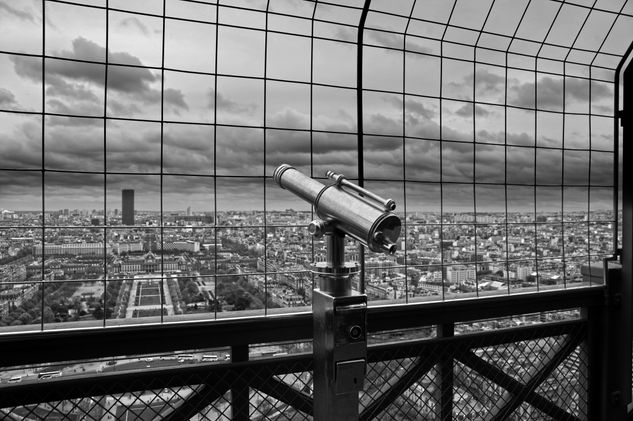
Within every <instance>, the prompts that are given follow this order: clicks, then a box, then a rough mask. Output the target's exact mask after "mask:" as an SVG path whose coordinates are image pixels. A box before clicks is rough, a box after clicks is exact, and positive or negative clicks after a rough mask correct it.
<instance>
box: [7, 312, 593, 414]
mask: <svg viewBox="0 0 633 421" xmlns="http://www.w3.org/2000/svg"><path fill="white" fill-rule="evenodd" d="M586 346H587V336H586V322H585V321H584V320H582V319H570V320H567V321H542V322H536V323H534V324H532V325H529V326H523V327H500V328H498V329H494V330H489V331H484V332H470V333H469V332H466V333H463V334H461V335H458V336H448V337H437V336H433V337H423V338H414V339H409V340H402V338H400V339H399V340H394V341H391V342H387V343H385V342H382V343H380V344H376V345H372V346H370V348H369V350H368V366H367V373H366V378H365V382H364V388H363V390H362V391H361V392H360V399H359V414H360V419H362V420H371V419H379V420H409V419H421V420H425V419H426V420H436V419H453V420H483V419H510V420H511V419H515V420H520V419H536V420H550V419H573V420H584V419H587V407H588V393H589V392H588V374H587V373H588V364H589V362H588V361H587V355H588V354H587V353H586V352H585V351H584V349H585V348H584V347H586ZM311 365H312V358H311V355H310V354H305V353H304V354H295V355H278V356H268V357H261V356H260V357H257V358H256V359H253V360H251V361H244V362H233V363H222V364H220V363H213V364H206V365H204V364H199V363H198V364H195V363H192V364H187V365H181V366H180V367H169V366H167V367H166V368H163V369H161V370H158V371H157V369H148V370H145V371H143V372H138V371H134V372H129V371H127V372H126V370H124V369H123V367H121V371H120V372H118V373H117V372H111V373H108V374H107V375H98V376H97V377H95V376H93V375H86V376H82V377H75V378H71V377H68V378H64V377H55V378H51V379H44V380H40V381H38V382H37V383H35V384H25V383H22V384H13V385H3V387H2V389H3V390H2V391H3V398H2V400H3V402H5V403H6V402H8V401H9V400H12V399H13V402H14V403H13V404H11V405H8V406H7V405H6V404H5V405H1V406H3V408H2V410H1V411H2V413H3V416H5V417H7V418H8V419H10V417H14V418H15V417H23V419H77V420H80V419H88V420H89V419H95V420H96V419H138V420H173V419H191V420H235V419H253V420H311V419H312V388H313V385H312V367H311ZM12 396H13V397H12ZM20 400H21V401H22V402H23V403H22V404H19V403H18V402H19V401H20ZM447 417H448V418H447Z"/></svg>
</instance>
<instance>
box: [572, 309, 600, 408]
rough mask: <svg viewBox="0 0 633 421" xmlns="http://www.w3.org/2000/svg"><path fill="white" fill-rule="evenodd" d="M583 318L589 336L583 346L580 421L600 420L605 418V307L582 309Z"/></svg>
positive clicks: (581, 349)
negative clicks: (603, 396) (603, 395)
mask: <svg viewBox="0 0 633 421" xmlns="http://www.w3.org/2000/svg"><path fill="white" fill-rule="evenodd" d="M580 315H581V317H582V319H583V320H585V321H586V322H587V336H586V337H585V340H584V341H583V342H582V343H581V344H580V361H581V363H580V365H579V371H580V376H579V381H578V396H579V397H580V399H579V408H578V412H579V415H580V419H581V420H599V419H602V411H603V409H602V407H603V405H602V394H603V390H604V387H603V375H604V371H603V367H602V366H603V364H604V361H605V358H604V350H605V347H604V345H603V344H604V325H605V307H604V306H603V305H600V306H591V307H583V308H582V309H581V314H580ZM583 392H585V393H586V395H583Z"/></svg>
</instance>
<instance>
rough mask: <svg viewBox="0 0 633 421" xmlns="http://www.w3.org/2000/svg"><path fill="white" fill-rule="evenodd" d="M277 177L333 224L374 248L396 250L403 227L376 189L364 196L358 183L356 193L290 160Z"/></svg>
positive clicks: (380, 250)
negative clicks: (303, 170)
mask: <svg viewBox="0 0 633 421" xmlns="http://www.w3.org/2000/svg"><path fill="white" fill-rule="evenodd" d="M273 178H274V179H275V181H276V182H277V184H279V186H281V187H282V188H284V189H287V190H289V191H291V192H292V193H294V194H296V195H297V196H299V197H301V198H302V199H303V200H305V201H306V202H309V203H311V204H312V205H313V207H314V210H315V212H316V214H317V216H318V217H319V218H321V219H322V220H323V221H325V222H326V223H329V224H331V225H332V228H334V229H337V230H340V231H342V232H344V233H345V234H347V235H349V236H350V237H352V238H354V239H356V240H358V241H360V242H361V243H362V244H363V245H365V246H367V247H369V249H370V250H372V251H374V252H379V253H387V254H394V253H395V251H396V244H395V243H396V241H397V239H398V236H399V235H400V229H401V222H400V218H399V217H398V216H397V215H396V214H394V213H393V212H390V211H389V210H387V209H385V208H384V206H383V203H382V202H377V201H375V200H374V199H372V197H376V196H375V195H373V194H372V193H369V192H366V193H367V194H366V195H365V197H363V196H361V194H362V193H358V191H359V190H360V191H363V190H362V189H361V188H360V187H358V186H353V187H355V190H356V193H358V194H355V193H351V192H349V191H348V190H347V189H345V188H343V187H342V186H341V184H340V183H334V184H331V185H327V186H326V185H323V184H322V183H320V182H318V181H316V180H313V179H312V178H310V177H308V176H306V175H304V174H303V173H301V172H299V171H297V170H296V169H295V168H293V167H291V166H289V165H286V164H283V165H280V166H279V167H277V169H276V170H275V172H274V175H273ZM341 178H342V177H339V179H341ZM345 181H346V180H345ZM346 183H347V184H348V185H349V184H351V183H349V182H347V181H346ZM368 196H371V197H368ZM384 202H385V203H387V202H388V203H392V202H393V201H384Z"/></svg>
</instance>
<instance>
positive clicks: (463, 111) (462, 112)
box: [455, 103, 473, 118]
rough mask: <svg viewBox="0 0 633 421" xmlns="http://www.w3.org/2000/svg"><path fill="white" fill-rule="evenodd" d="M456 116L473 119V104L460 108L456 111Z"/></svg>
mask: <svg viewBox="0 0 633 421" xmlns="http://www.w3.org/2000/svg"><path fill="white" fill-rule="evenodd" d="M455 114H457V115H458V116H460V117H465V118H472V117H473V104H470V103H467V104H464V105H463V106H461V107H460V108H458V109H457V111H455Z"/></svg>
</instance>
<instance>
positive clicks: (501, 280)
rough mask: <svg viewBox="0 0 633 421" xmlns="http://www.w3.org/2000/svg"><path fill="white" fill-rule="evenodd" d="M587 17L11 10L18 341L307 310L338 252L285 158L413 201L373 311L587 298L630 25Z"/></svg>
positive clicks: (384, 5) (607, 237) (377, 275)
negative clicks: (511, 298)
mask: <svg viewBox="0 0 633 421" xmlns="http://www.w3.org/2000/svg"><path fill="white" fill-rule="evenodd" d="M589 3H591V4H589ZM589 3H587V2H561V1H555V0H547V1H537V0H523V1H520V2H519V3H518V4H516V3H515V2H509V1H507V0H491V1H487V2H482V3H478V4H477V5H476V6H473V5H469V3H468V2H464V1H454V2H448V3H447V2H435V1H417V0H411V1H407V2H398V3H397V4H392V3H391V2H383V1H373V2H372V1H365V2H362V1H360V0H350V1H347V2H344V3H341V4H335V3H329V2H300V1H292V2H283V1H258V2H240V1H230V2H221V3H215V2H211V1H208V2H207V1H193V0H186V1H172V0H170V1H167V0H163V1H162V2H160V1H158V2H147V3H138V4H136V3H135V5H130V4H127V3H126V2H121V1H116V0H95V1H84V2H81V1H60V0H33V1H30V2H21V3H20V4H19V5H16V4H13V3H9V2H6V1H3V2H2V3H0V4H1V5H2V8H1V9H0V12H1V13H2V15H1V16H2V19H3V22H4V23H5V25H3V28H4V29H3V37H2V39H3V41H2V43H1V44H0V59H1V63H2V67H1V68H2V72H3V75H5V76H6V77H4V78H3V81H4V82H3V85H0V89H1V91H0V92H2V101H1V102H0V119H1V120H2V122H1V123H0V127H1V130H2V141H1V142H0V156H2V159H1V160H0V177H1V180H2V181H1V183H0V185H1V186H2V189H3V190H2V195H1V197H2V199H0V200H1V201H0V208H2V209H4V210H5V212H3V219H2V220H1V221H0V222H1V225H0V235H1V238H2V249H1V250H0V251H1V252H2V255H0V258H2V262H3V263H2V271H3V272H2V275H1V276H2V278H0V281H1V282H2V288H3V290H9V291H10V292H9V293H7V294H8V295H7V298H6V299H3V318H2V322H1V323H2V324H3V325H6V326H5V329H9V328H11V325H13V326H17V327H13V328H12V329H30V328H31V327H38V326H39V329H41V330H45V329H54V328H57V327H65V326H69V325H68V324H67V322H68V321H74V322H78V323H81V325H82V326H90V325H94V324H100V325H103V326H108V325H117V324H122V323H123V324H125V323H132V322H139V321H143V320H144V321H155V320H160V321H168V320H187V319H189V318H191V319H195V318H209V317H216V318H221V317H224V316H226V315H231V316H235V315H237V313H233V312H234V311H241V313H239V314H241V315H244V316H248V315H256V314H270V313H275V312H280V311H290V310H291V307H301V306H306V305H308V304H309V303H310V298H311V295H310V291H311V289H312V283H313V280H312V277H311V275H310V273H309V271H308V270H307V269H308V265H309V263H311V262H312V261H314V259H317V260H318V259H319V258H321V256H322V254H323V245H322V244H320V243H319V242H316V243H314V242H313V241H311V240H310V238H309V237H308V235H307V233H306V232H305V230H303V228H302V227H303V226H304V225H305V223H306V222H308V221H309V220H310V218H311V213H310V208H309V206H308V205H307V204H304V203H299V202H298V201H297V200H295V199H293V198H291V197H289V196H287V195H284V194H285V193H284V192H282V191H280V190H279V189H278V188H276V187H275V186H273V185H272V180H271V174H272V169H273V168H274V167H275V166H276V165H278V164H279V163H281V162H282V161H288V162H289V163H290V164H293V165H295V166H296V167H297V168H299V169H301V170H302V171H305V172H306V173H308V174H310V175H311V176H314V177H322V176H324V172H325V170H326V169H330V168H333V169H336V170H339V171H341V172H343V173H345V174H346V175H347V176H349V177H350V178H352V179H356V180H357V181H358V183H359V184H364V185H365V186H366V187H368V188H370V189H373V190H376V191H378V192H379V193H384V194H385V195H387V196H395V197H394V198H395V199H396V200H397V202H398V206H399V208H398V211H399V212H400V213H401V215H402V217H403V221H404V233H403V236H402V242H401V244H399V246H400V250H399V251H398V253H397V255H396V258H395V259H393V260H388V259H384V258H381V257H380V256H377V255H373V254H369V253H368V254H367V255H365V253H364V251H363V250H356V249H355V248H354V247H350V248H349V250H348V256H349V257H350V258H351V259H357V260H361V261H362V262H364V273H363V277H362V278H361V280H360V282H362V283H364V286H365V290H366V292H367V294H368V295H369V296H370V298H371V299H372V300H376V301H382V302H385V301H386V302H390V303H404V302H414V301H418V300H426V299H431V300H437V299H451V298H454V297H462V296H468V295H474V296H479V295H484V294H501V293H503V294H505V293H513V292H517V291H528V290H542V289H548V288H568V287H574V286H582V285H587V284H591V282H592V281H591V280H590V279H591V277H590V276H585V277H583V274H582V273H581V268H582V267H583V266H588V265H589V264H590V263H591V262H596V261H600V260H601V259H602V258H603V257H604V256H607V255H611V254H612V253H613V251H614V250H615V249H616V248H617V238H616V236H615V235H614V233H616V232H617V226H618V219H617V208H618V205H617V194H615V192H616V191H617V186H618V183H617V172H618V171H617V155H618V148H619V145H618V144H617V137H615V136H614V124H613V122H614V121H615V118H614V117H615V111H614V95H615V90H614V86H615V85H614V79H615V68H616V66H617V65H618V63H619V61H620V60H621V58H622V56H624V54H625V50H626V47H627V43H628V42H629V41H630V40H629V38H630V37H628V33H627V30H626V28H629V27H630V23H631V21H632V19H633V9H632V5H631V1H613V2H609V1H593V2H589ZM25 29H28V36H16V34H18V31H20V33H22V32H23V31H24V30H25ZM359 47H360V48H359ZM616 107H617V105H616ZM126 189H133V190H134V192H135V199H134V200H135V202H134V203H132V207H133V208H135V211H133V216H134V219H135V220H134V224H133V225H127V223H125V224H124V221H123V218H124V215H123V213H125V210H124V208H126V205H125V204H124V203H123V202H124V199H123V198H122V193H121V192H122V190H126ZM128 203H129V202H128ZM288 209H291V210H288ZM143 273H149V274H150V275H146V276H145V277H144V276H140V275H141V274H143ZM150 278H151V279H152V280H153V281H155V282H156V285H157V286H158V288H159V292H157V293H155V294H146V295H145V297H146V299H145V300H143V302H142V303H141V302H140V301H139V302H136V301H135V300H134V299H133V298H135V297H132V296H133V295H134V293H135V291H139V292H141V295H142V292H143V289H147V290H148V291H150V290H151V288H149V286H151V285H148V283H150V282H151V281H150V280H149V279H150ZM42 280H44V282H42ZM52 280H55V281H58V282H55V283H49V282H46V281H52ZM145 287H148V288H145ZM139 288H141V289H139ZM146 292H147V291H146ZM150 292H151V291H150ZM42 297H45V298H42ZM46 297H51V299H48V298H46ZM56 302H60V305H55V303H56ZM279 307H281V308H282V309H281V310H279V309H278V308H279ZM29 326H30V327H29Z"/></svg>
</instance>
